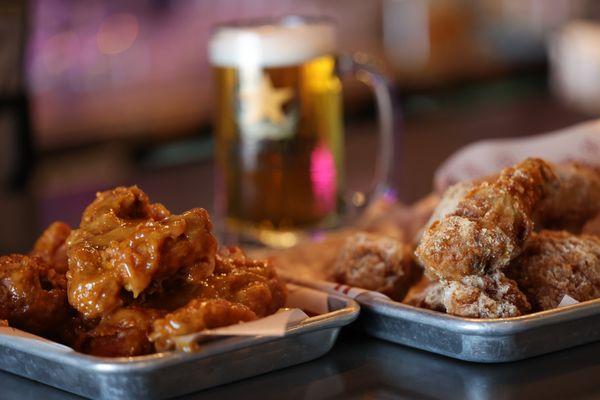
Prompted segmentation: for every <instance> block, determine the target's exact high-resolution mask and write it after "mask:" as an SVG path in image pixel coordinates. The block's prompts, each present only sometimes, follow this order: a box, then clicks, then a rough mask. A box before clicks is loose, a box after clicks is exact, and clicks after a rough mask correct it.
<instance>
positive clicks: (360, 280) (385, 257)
mask: <svg viewBox="0 0 600 400" xmlns="http://www.w3.org/2000/svg"><path fill="white" fill-rule="evenodd" d="M419 272H420V270H419V268H418V267H417V266H416V265H415V263H414V261H413V257H412V248H411V247H410V246H408V245H405V244H404V243H402V242H400V241H398V240H396V239H394V238H391V237H387V236H382V235H375V234H372V233H366V232H360V233H356V234H354V235H353V236H350V237H348V238H347V239H346V242H345V243H344V246H343V247H342V249H341V250H340V252H339V254H338V257H337V259H336V262H335V267H334V274H333V279H334V280H335V281H336V282H339V283H343V284H346V285H350V286H356V287H359V288H363V289H367V290H375V291H378V292H381V293H383V294H385V295H387V296H389V297H391V298H392V299H395V300H401V299H402V298H403V297H404V295H405V294H406V292H407V290H408V288H409V287H410V285H411V284H412V283H413V282H414V281H415V280H416V278H417V277H418V275H419Z"/></svg>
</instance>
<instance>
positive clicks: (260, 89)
mask: <svg viewBox="0 0 600 400" xmlns="http://www.w3.org/2000/svg"><path fill="white" fill-rule="evenodd" d="M334 42H335V38H334V31H333V27H332V26H330V25H329V24H327V23H323V22H316V23H312V24H311V23H306V21H302V22H301V23H299V21H297V20H292V23H291V24H286V23H281V24H279V25H267V26H264V25H261V26H246V27H239V26H238V27H225V28H222V29H221V30H217V32H216V33H215V35H214V36H213V39H212V41H211V44H210V56H211V61H212V63H213V67H214V75H215V79H216V93H217V102H218V103H217V117H216V131H217V132H216V133H217V134H216V156H217V163H218V170H219V175H220V176H219V179H218V182H219V184H220V187H219V188H218V189H217V192H218V193H217V196H218V198H217V207H218V208H219V211H220V213H221V215H222V216H223V217H224V220H225V223H226V227H225V228H226V230H227V231H230V232H231V231H233V232H237V233H241V234H242V235H244V236H246V237H248V236H250V237H252V238H254V239H258V240H259V241H260V242H263V243H267V244H270V245H275V246H288V245H291V244H293V243H294V241H295V239H294V236H293V235H290V233H293V232H297V231H300V230H304V229H310V228H317V227H328V226H333V225H335V224H336V223H337V222H338V220H339V217H340V215H341V212H342V207H343V201H342V197H343V184H344V176H343V147H344V143H343V123H342V104H341V85H340V81H339V79H338V77H337V75H336V71H335V64H336V60H335V58H334V55H333V54H334Z"/></svg>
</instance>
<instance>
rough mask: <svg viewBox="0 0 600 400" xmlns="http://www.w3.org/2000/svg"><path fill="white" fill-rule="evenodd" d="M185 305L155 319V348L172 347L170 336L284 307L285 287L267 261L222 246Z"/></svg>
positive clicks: (226, 323)
mask: <svg viewBox="0 0 600 400" xmlns="http://www.w3.org/2000/svg"><path fill="white" fill-rule="evenodd" d="M194 296H195V298H194V299H193V300H191V301H190V302H189V303H188V304H187V305H185V306H183V307H181V308H179V309H177V310H175V311H173V312H172V313H169V314H167V315H166V316H165V317H164V318H161V319H158V320H156V321H155V322H154V327H153V331H152V333H151V335H150V339H151V340H152V341H153V342H154V343H155V345H156V348H157V350H159V351H162V350H166V349H169V348H171V347H172V346H173V336H180V335H185V334H189V333H193V332H197V331H199V330H203V329H211V328H217V327H221V326H226V325H231V324H234V323H238V322H241V321H250V320H254V319H257V318H261V317H265V316H267V315H270V314H273V313H274V312H276V311H277V310H278V309H280V308H281V307H283V306H284V304H285V298H286V289H285V285H284V284H283V282H281V281H280V280H279V278H278V277H277V274H276V272H275V269H274V268H273V266H272V265H271V264H269V263H268V262H266V261H259V260H252V259H249V258H247V257H246V256H245V254H244V253H243V252H242V251H241V250H240V249H238V248H223V249H221V251H220V254H219V255H218V256H217V262H216V266H215V271H214V274H213V275H211V276H210V277H208V278H206V279H205V280H204V281H203V283H202V284H201V285H200V286H199V287H198V290H197V292H196V293H195V294H194Z"/></svg>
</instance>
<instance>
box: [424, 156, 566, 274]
mask: <svg viewBox="0 0 600 400" xmlns="http://www.w3.org/2000/svg"><path fill="white" fill-rule="evenodd" d="M557 186H558V179H557V177H556V175H555V174H554V172H553V171H552V168H551V167H550V166H549V165H548V164H546V163H545V162H544V161H542V160H539V159H527V160H525V161H523V162H521V163H519V164H517V165H516V166H515V167H512V168H507V169H505V170H503V171H502V173H501V174H500V176H499V177H498V179H497V180H495V181H493V182H492V183H489V182H483V183H480V184H478V185H476V186H475V187H474V188H473V189H472V190H471V191H469V192H468V193H467V194H466V195H465V196H464V198H463V199H462V200H461V201H460V202H459V203H458V205H457V207H456V210H455V211H454V212H452V213H450V214H447V215H446V216H445V217H444V218H442V219H441V220H439V221H435V222H433V223H432V224H431V226H429V228H428V229H427V230H426V231H425V233H424V234H423V237H422V238H421V241H420V243H419V246H418V247H417V250H416V256H417V258H418V260H419V261H420V263H421V264H422V265H423V266H424V267H425V269H426V271H427V273H429V274H432V276H437V277H439V278H442V279H450V280H460V279H461V278H462V277H464V276H469V275H480V276H481V275H484V274H485V273H487V272H489V271H495V270H501V269H502V268H504V267H506V265H508V263H509V262H510V261H511V260H512V259H513V258H514V257H516V256H517V255H518V254H519V252H520V251H521V247H522V245H523V243H524V241H525V240H526V239H527V238H528V236H529V234H530V233H531V231H532V230H533V221H532V217H531V215H532V214H533V212H534V208H535V207H536V206H538V205H539V203H540V201H541V200H542V199H543V198H544V197H545V196H546V195H547V194H548V193H549V192H550V191H552V190H556V187H557Z"/></svg>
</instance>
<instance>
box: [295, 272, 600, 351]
mask: <svg viewBox="0 0 600 400" xmlns="http://www.w3.org/2000/svg"><path fill="white" fill-rule="evenodd" d="M296 283H299V284H304V285H307V286H311V287H314V288H319V289H321V290H326V291H328V292H330V293H340V294H345V295H347V296H350V297H353V298H354V299H355V300H356V301H358V303H360V305H361V313H360V317H359V318H358V321H357V324H356V326H357V327H358V328H360V329H362V330H364V331H365V332H367V333H368V334H370V335H372V336H375V337H377V338H380V339H384V340H388V341H390V342H394V343H399V344H403V345H406V346H411V347H415V348H417V349H421V350H426V351H430V352H433V353H437V354H442V355H445V356H448V357H453V358H457V359H460V360H466V361H475V362H481V363H498V362H506V361H516V360H522V359H525V358H529V357H534V356H537V355H541V354H546V353H551V352H554V351H558V350H563V349H567V348H570V347H574V346H579V345H582V344H586V343H591V342H595V341H598V340H600V299H596V300H591V301H586V302H582V303H579V304H574V305H571V306H566V307H561V308H556V309H553V310H549V311H543V312H537V313H533V314H529V315H524V316H521V317H516V318H498V319H475V318H463V317H456V316H453V315H448V314H444V313H440V312H437V311H431V310H427V309H424V308H419V307H413V306H409V305H407V304H402V303H399V302H396V301H393V300H390V299H389V298H388V297H386V296H384V295H382V294H381V293H377V292H372V291H368V290H363V289H358V288H354V287H350V286H346V285H338V284H334V283H331V282H324V281H316V280H315V281H301V280H296Z"/></svg>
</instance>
